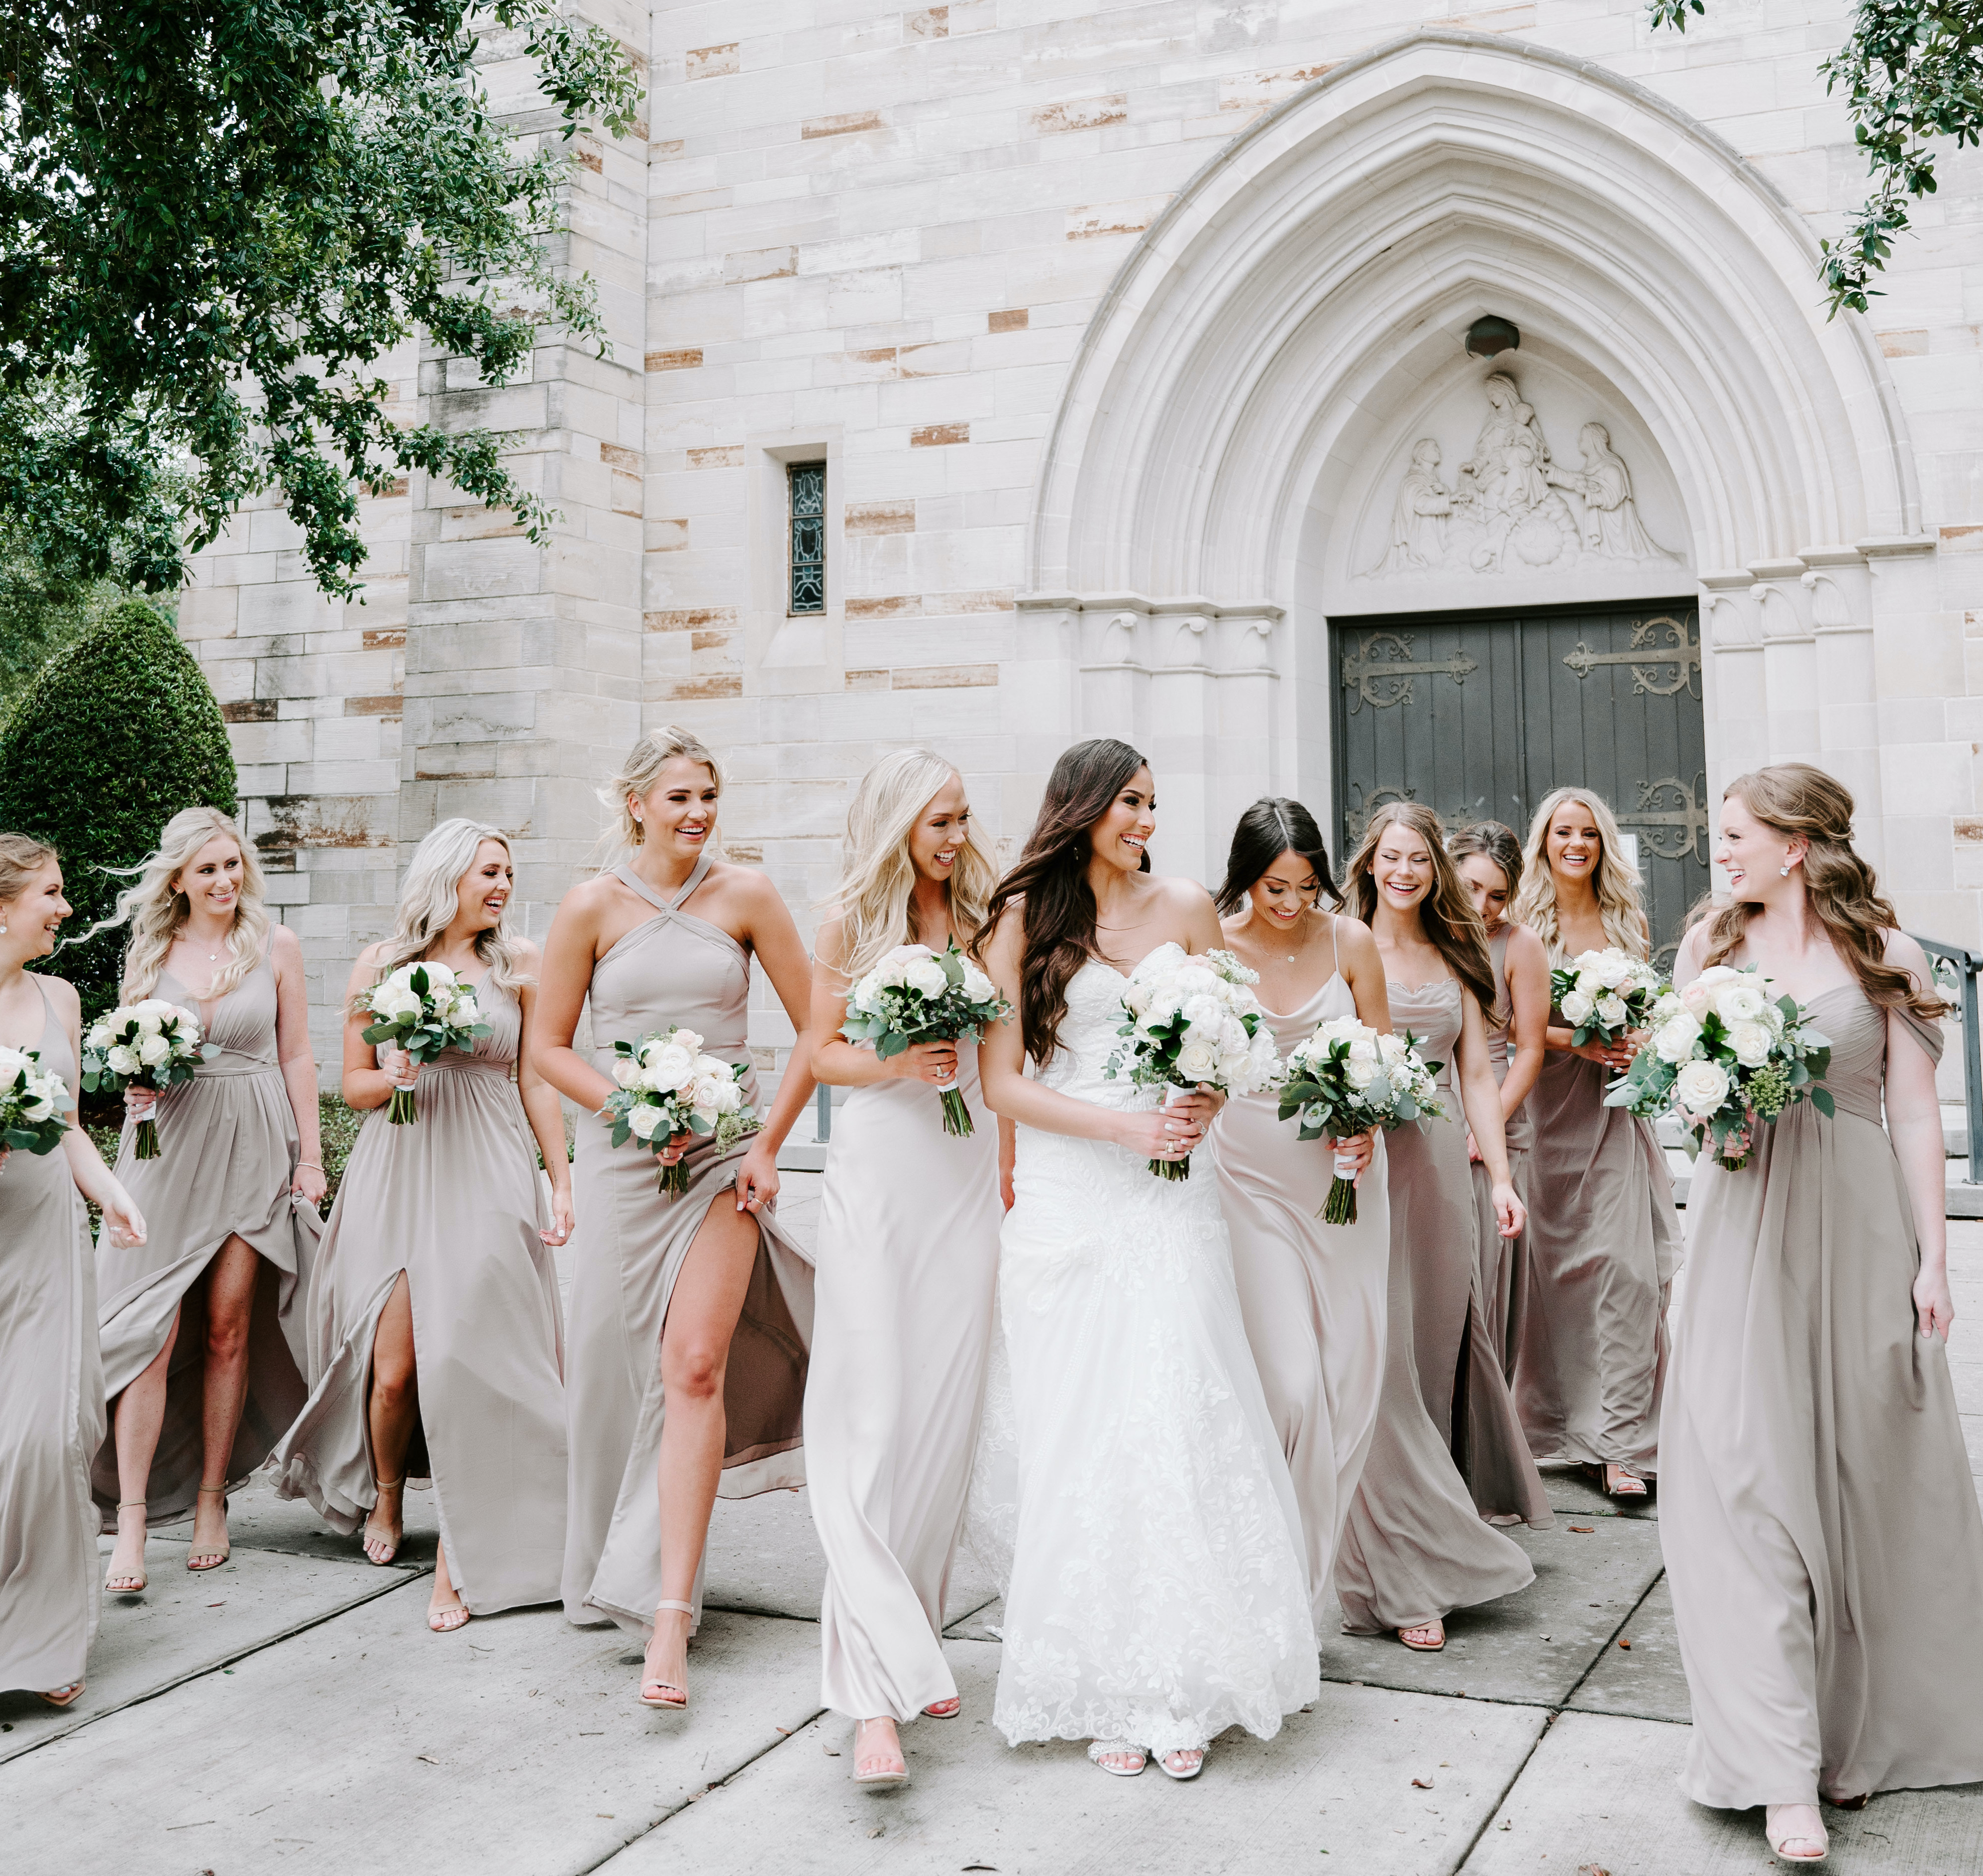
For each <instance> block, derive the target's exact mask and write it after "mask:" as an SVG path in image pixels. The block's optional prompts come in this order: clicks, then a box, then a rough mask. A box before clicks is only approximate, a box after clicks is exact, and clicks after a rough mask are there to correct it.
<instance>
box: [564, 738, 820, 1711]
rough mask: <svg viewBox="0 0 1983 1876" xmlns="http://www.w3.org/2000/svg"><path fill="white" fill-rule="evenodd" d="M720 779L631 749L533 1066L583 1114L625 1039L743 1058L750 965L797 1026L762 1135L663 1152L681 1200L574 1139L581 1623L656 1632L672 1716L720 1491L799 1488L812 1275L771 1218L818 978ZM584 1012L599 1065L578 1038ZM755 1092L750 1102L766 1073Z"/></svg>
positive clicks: (568, 1534) (658, 1666)
mask: <svg viewBox="0 0 1983 1876" xmlns="http://www.w3.org/2000/svg"><path fill="white" fill-rule="evenodd" d="M721 786H722V783H721V778H720V777H719V776H718V774H717V767H716V758H715V757H714V756H712V755H711V754H710V753H709V751H707V749H705V748H704V747H703V746H702V744H701V743H699V742H697V741H696V740H695V738H694V737H692V736H691V735H690V734H688V733H687V731H683V730H677V729H673V728H664V729H660V730H655V731H650V733H649V734H647V735H645V736H644V737H641V738H640V741H638V742H637V743H636V744H634V747H633V749H632V751H631V752H630V754H628V756H627V760H626V761H625V763H624V764H623V765H622V766H621V768H620V772H619V774H617V775H616V776H614V778H613V781H612V782H611V784H610V800H611V801H612V803H613V804H614V808H615V809H616V810H617V814H618V841H619V844H620V850H621V851H623V852H624V854H625V858H624V859H622V861H620V864H617V865H616V866H614V868H611V869H610V871H606V872H602V873H600V874H598V875H597V877H596V878H593V879H590V880H588V881H586V883H585V884H583V885H580V886H577V887H575V888H573V890H572V891H570V892H568V893H567V894H566V895H565V897H564V900H563V904H561V905H560V906H559V908H558V911H557V918H556V919H555V920H554V921H553V923H552V925H551V930H550V938H549V939H548V941H547V943H546V945H545V947H544V968H543V981H542V984H541V985H540V988H539V990H538V992H537V1015H536V1017H535V1018H534V1020H533V1024H532V1035H531V1042H530V1048H531V1050H532V1052H533V1055H535V1057H536V1058H537V1068H538V1072H539V1073H540V1074H541V1075H543V1078H545V1080H547V1082H550V1085H552V1086H553V1088H557V1090H558V1092H560V1094H562V1095H565V1096H566V1097H567V1099H570V1100H573V1101H575V1102H577V1103H578V1105H580V1107H581V1108H583V1109H585V1110H586V1112H587V1114H589V1115H590V1114H596V1113H597V1112H598V1110H599V1109H600V1107H601V1105H603V1104H604V1102H605V1100H606V1098H607V1095H610V1093H611V1092H613V1088H614V1083H613V1082H612V1080H611V1079H610V1076H609V1075H608V1074H607V1069H608V1068H610V1066H611V1065H612V1063H613V1061H614V1055H613V1045H614V1042H631V1041H633V1040H634V1038H637V1037H639V1036H642V1035H647V1034H649V1033H650V1032H654V1031H657V1030H665V1029H667V1028H669V1027H670V1025H677V1024H678V1025H683V1026H685V1027H687V1028H691V1029H693V1030H694V1031H695V1032H697V1034H699V1035H701V1037H702V1039H703V1048H704V1050H705V1051H707V1053H709V1054H711V1055H717V1056H720V1057H721V1058H723V1059H724V1060H725V1061H728V1062H744V1063H746V1064H747V1063H749V1062H751V1048H750V1043H749V1039H748V1036H747V1026H748V1025H747V1010H746V1005H747V1001H748V998H749V994H750V988H751V959H752V958H753V957H755V958H757V961H759V963H760V964H761V965H763V967H764V971H765V973H766V975H767V976H768V977H769V978H771V987H772V988H773V989H774V990H775V991H776V992H777V995H778V1000H779V1002H781V1003H782V1004H783V1005H784V1009H785V1013H786V1015H788V1017H789V1018H791V1023H792V1027H793V1028H794V1030H796V1031H797V1032H798V1039H797V1041H796V1042H794V1045H793V1048H792V1055H791V1061H790V1062H789V1063H788V1065H787V1067H786V1069H785V1073H784V1078H783V1079H782V1080H781V1082H779V1084H778V1092H777V1099H775V1100H774V1102H772V1104H771V1110H770V1112H768V1113H767V1115H765V1116H764V1125H763V1126H762V1127H761V1129H759V1131H757V1132H756V1133H754V1134H752V1135H749V1136H748V1137H747V1139H744V1140H741V1141H739V1142H737V1144H736V1145H734V1146H733V1147H732V1148H731V1149H730V1151H729V1152H727V1153H724V1154H721V1155H719V1154H718V1153H717V1152H716V1150H715V1146H714V1142H711V1141H710V1140H707V1139H704V1140H701V1141H697V1139H695V1137H694V1135H689V1134H678V1135H676V1136H675V1138H674V1139H673V1140H671V1141H670V1142H669V1143H668V1145H667V1148H666V1149H664V1152H663V1154H662V1155H661V1157H662V1159H663V1160H664V1162H665V1163H667V1164H670V1165H674V1164H685V1165H687V1167H688V1168H689V1172H690V1182H689V1188H688V1190H687V1192H684V1193H683V1194H681V1195H680V1196H679V1197H677V1198H673V1199H670V1198H666V1197H664V1196H663V1195H662V1194H661V1193H660V1191H659V1189H657V1179H656V1169H655V1165H654V1158H653V1156H652V1155H650V1154H649V1153H648V1152H647V1151H646V1149H644V1148H642V1147H640V1146H637V1145H636V1144H635V1143H634V1142H628V1144H627V1145H625V1146H623V1147H614V1146H612V1145H610V1144H609V1143H608V1142H609V1138H610V1136H609V1135H608V1134H607V1131H606V1129H604V1127H603V1126H601V1125H598V1124H597V1123H596V1122H594V1121H591V1120H589V1119H587V1120H581V1121H580V1123H579V1129H578V1155H577V1165H576V1167H575V1169H574V1175H575V1176H574V1184H575V1191H576V1207H577V1216H578V1217H579V1219H580V1221H581V1224H580V1230H579V1232H578V1233H577V1238H576V1240H575V1242H576V1245H577V1249H576V1252H575V1255H574V1257H573V1282H572V1289H571V1302H570V1307H571V1319H572V1333H571V1339H570V1350H571V1354H570V1365H569V1366H568V1369H567V1386H566V1391H565V1415H566V1425H567V1428H568V1430H569V1434H570V1451H571V1466H570V1482H571V1483H570V1493H569V1495H568V1500H567V1503H568V1513H567V1522H566V1527H565V1550H564V1573H563V1589H564V1606H565V1613H566V1616H567V1618H568V1619H569V1620H571V1621H573V1622H575V1623H578V1624H588V1623H593V1622H597V1620H600V1618H601V1617H606V1618H609V1619H610V1620H613V1621H615V1622H617V1623H618V1624H620V1627H623V1628H624V1629H626V1630H628V1631H629V1632H630V1633H631V1634H645V1635H646V1636H647V1660H646V1664H645V1665H644V1667H643V1668H642V1669H641V1672H640V1700H641V1702H642V1704H644V1705H646V1706H649V1707H664V1708H667V1709H670V1710H680V1709H681V1708H683V1707H686V1706H687V1704H688V1686H687V1681H688V1670H687V1657H688V1640H689V1637H690V1636H691V1634H693V1633H694V1630H695V1629H696V1627H697V1625H698V1624H699V1622H700V1620H701V1601H702V1562H703V1549H704V1542H705V1540H707V1537H708V1534H709V1515H710V1511H711V1507H712V1506H713V1504H714V1500H715V1497H716V1494H717V1490H718V1489H719V1480H720V1481H721V1490H722V1493H723V1495H724V1496H725V1497H726V1498H741V1497H747V1496H751V1495H752V1494H753V1493H758V1492H766V1491H771V1490H775V1489H776V1488H777V1487H778V1486H794V1485H800V1484H802V1483H804V1479H805V1468H804V1457H803V1455H802V1454H801V1452H800V1451H799V1450H798V1448H799V1441H800V1417H799V1416H800V1409H801V1403H802V1402H803V1400H804V1394H805V1377H806V1349H807V1345H808V1342H809V1341H810V1339H811V1335H812V1313H813V1302H812V1268H811V1262H810V1261H809V1260H808V1258H807V1256H806V1255H805V1253H804V1252H803V1251H802V1250H801V1249H800V1248H799V1246H798V1244H797V1243H795V1242H794V1241H793V1240H792V1239H791V1238H789V1237H788V1236H786V1234H785V1232H784V1230H783V1229H781V1227H780V1226H779V1225H778V1223H777V1216H776V1213H775V1212H774V1209H773V1208H774V1200H775V1199H777V1192H778V1173H777V1159H778V1149H779V1147H780V1146H781V1145H782V1144H783V1143H784V1138H785V1135H786V1134H787V1133H788V1132H790V1131H791V1125H792V1122H793V1121H794V1119H797V1118H798V1114H799V1112H800V1110H801V1109H802V1108H803V1107H804V1105H805V1103H806V1100H807V1098H808V1096H809V1095H811V1092H812V1090H813V1087H814V1082H813V1078H812V1075H811V1070H810V1069H809V1068H808V1066H807V1064H808V1060H809V1058H810V1055H811V1045H810V1043H809V1042H808V1038H807V1034H806V1025H807V1022H808V996H809V993H810V990H811V985H810V982H809V975H810V973H809V967H808V961H807V958H806V952H805V946H804V945H803V944H802V943H801V941H800V938H799V935H798V928H796V927H795V926H794V925H793V923H792V918H791V913H789V912H788V911H786V910H785V906H784V901H783V900H781V898H779V897H778V895H777V890H776V888H774V887H773V886H772V884H771V881H769V880H767V878H765V877H764V874H762V873H761V872H759V871H757V870H756V869H755V868H751V867H742V866H729V865H722V864H718V863H717V861H715V859H714V858H713V856H712V855H711V852H710V851H709V845H710V841H711V837H712V836H713V835H714V833H715V831H716V809H717V794H718V793H719V791H720V790H721ZM691 906H692V907H693V908H694V909H693V910H691V909H690V908H691ZM588 999H589V1000H590V1005H591V1012H590V1015H591V1045H592V1058H591V1059H590V1061H588V1060H587V1058H585V1057H584V1056H582V1055H580V1054H579V1053H578V1052H577V1049H576V1048H574V1047H573V1036H574V1035H576V1033H577V1028H578V1022H579V1018H580V1014H581V1012H583V1011H584V1008H585V1005H586V1004H587V1001H588ZM744 1099H745V1100H746V1101H747V1102H750V1103H752V1104H754V1103H755V1102H756V1100H757V1075H756V1071H755V1070H754V1068H753V1069H752V1070H751V1072H748V1073H747V1075H745V1077H744Z"/></svg>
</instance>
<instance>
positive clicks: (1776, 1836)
mask: <svg viewBox="0 0 1983 1876" xmlns="http://www.w3.org/2000/svg"><path fill="white" fill-rule="evenodd" d="M1815 1810H1817V1806H1816V1805H1815V1804H1770V1805H1767V1806H1765V1807H1764V1811H1763V1834H1764V1836H1765V1837H1767V1838H1768V1839H1769V1840H1770V1848H1771V1849H1772V1850H1774V1851H1775V1852H1776V1853H1777V1855H1778V1856H1780V1857H1781V1858H1783V1860H1784V1861H1785V1862H1786V1863H1822V1862H1823V1861H1824V1860H1825V1858H1827V1857H1828V1856H1829V1855H1830V1854H1831V1839H1830V1838H1828V1837H1827V1836H1826V1835H1825V1834H1824V1820H1823V1819H1822V1818H1821V1819H1820V1820H1819V1821H1818V1826H1817V1831H1816V1833H1815V1834H1813V1833H1812V1832H1811V1831H1778V1830H1777V1812H1778V1811H1815ZM1793 1845H1796V1846H1797V1848H1792V1846H1793Z"/></svg>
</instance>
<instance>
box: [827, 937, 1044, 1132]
mask: <svg viewBox="0 0 1983 1876" xmlns="http://www.w3.org/2000/svg"><path fill="white" fill-rule="evenodd" d="M1011 1014H1012V1005H1010V1004H1009V1003H1008V1002H1006V1001H1005V998H1003V997H1002V996H1001V995H999V994H998V986H997V985H995V984H994V983H993V982H992V981H991V978H988V977H987V976H986V975H985V973H984V972H983V971H981V970H980V969H978V966H977V965H975V964H974V963H972V962H971V960H970V959H969V958H967V957H966V956H965V955H964V953H963V952H962V951H959V950H958V948H957V941H956V940H955V938H953V939H952V940H951V941H950V943H949V945H948V946H946V947H945V949H943V950H942V951H931V949H930V948H929V947H928V945H897V946H896V947H895V949H894V950H893V951H890V952H889V953H888V955H887V956H886V957H884V958H882V959H881V961H880V962H879V963H878V964H877V965H875V966H874V969H873V970H871V971H868V973H867V975H865V976H864V977H863V978H861V980H860V981H859V982H858V983H857V984H856V985H854V988H852V990H851V991H850V992H848V997H847V1020H846V1021H845V1022H843V1023H842V1024H841V1026H840V1033H841V1035H844V1037H846V1038H847V1039H848V1042H863V1043H869V1044H871V1045H873V1047H874V1053H875V1055H877V1056H878V1057H879V1058H881V1060H882V1061H883V1062H887V1061H888V1060H889V1059H890V1058H891V1057H893V1056H896V1055H901V1054H903V1053H904V1052H905V1051H907V1050H908V1049H909V1048H912V1047H913V1046H914V1045H915V1044H917V1043H918V1042H960V1041H961V1040H963V1039H964V1038H966V1037H968V1038H970V1039H971V1041H972V1042H977V1041H978V1040H979V1039H980V1038H981V1037H982V1035H984V1033H985V1029H986V1028H988V1026H989V1025H991V1024H992V1023H995V1022H1002V1021H1003V1020H1004V1019H1005V1018H1006V1017H1008V1016H1009V1015H1011ZM938 1092H939V1094H940V1095H941V1098H942V1102H943V1130H944V1132H945V1133H948V1134H955V1135H958V1136H960V1137H965V1136H968V1135H971V1134H973V1133H975V1132H976V1131H977V1129H976V1128H975V1126H974V1125H972V1124H971V1109H970V1108H969V1106H968V1105H967V1104H966V1102H965V1099H964V1096H963V1095H962V1094H961V1092H958V1088H957V1085H956V1084H955V1082H953V1083H952V1084H951V1085H950V1086H949V1087H948V1088H941V1089H939V1091H938Z"/></svg>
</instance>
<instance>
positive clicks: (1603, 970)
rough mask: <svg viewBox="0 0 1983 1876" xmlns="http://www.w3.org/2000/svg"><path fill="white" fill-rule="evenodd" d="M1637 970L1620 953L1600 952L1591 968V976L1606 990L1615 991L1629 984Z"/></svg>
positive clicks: (1631, 961)
mask: <svg viewBox="0 0 1983 1876" xmlns="http://www.w3.org/2000/svg"><path fill="white" fill-rule="evenodd" d="M1638 968H1639V967H1638V965H1637V964H1636V963H1635V962H1634V961H1633V960H1632V959H1631V958H1629V957H1627V955H1625V953H1624V952H1623V951H1600V952H1599V953H1598V954H1597V961H1596V962H1595V963H1593V965H1592V966H1591V975H1593V977H1595V978H1597V981H1598V982H1599V983H1600V984H1602V985H1603V986H1604V988H1606V989H1607V990H1617V989H1618V988H1620V987H1621V986H1623V985H1625V984H1627V983H1629V982H1630V981H1631V979H1632V977H1633V975H1634V972H1635V971H1637V969H1638Z"/></svg>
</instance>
